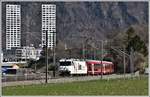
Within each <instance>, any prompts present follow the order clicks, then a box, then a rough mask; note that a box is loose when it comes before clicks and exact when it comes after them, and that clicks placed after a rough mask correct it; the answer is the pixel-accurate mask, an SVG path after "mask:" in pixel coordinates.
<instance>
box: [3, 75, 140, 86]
mask: <svg viewBox="0 0 150 97" xmlns="http://www.w3.org/2000/svg"><path fill="white" fill-rule="evenodd" d="M136 76H138V75H131V74H126V75H117V74H111V75H104V76H103V77H102V78H101V76H100V75H97V76H70V77H59V78H49V79H48V83H66V82H76V81H90V80H98V79H107V80H109V79H117V78H130V77H136ZM44 83H45V80H44V79H40V80H26V81H13V82H2V87H6V86H17V85H33V84H44Z"/></svg>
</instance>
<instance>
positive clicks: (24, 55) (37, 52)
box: [16, 46, 42, 60]
mask: <svg viewBox="0 0 150 97" xmlns="http://www.w3.org/2000/svg"><path fill="white" fill-rule="evenodd" d="M41 51H42V49H36V48H35V47H29V46H26V47H22V48H19V49H16V58H17V59H20V60H26V59H34V60H38V59H39V58H40V56H41Z"/></svg>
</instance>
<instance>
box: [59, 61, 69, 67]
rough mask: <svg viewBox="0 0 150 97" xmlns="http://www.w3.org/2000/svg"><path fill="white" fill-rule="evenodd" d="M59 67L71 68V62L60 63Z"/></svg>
mask: <svg viewBox="0 0 150 97" xmlns="http://www.w3.org/2000/svg"><path fill="white" fill-rule="evenodd" d="M60 66H71V62H67V61H66V62H60Z"/></svg>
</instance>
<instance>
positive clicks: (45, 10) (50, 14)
mask: <svg viewBox="0 0 150 97" xmlns="http://www.w3.org/2000/svg"><path fill="white" fill-rule="evenodd" d="M46 32H47V33H48V47H49V48H51V49H53V46H54V44H55V43H56V5H54V4H42V46H44V45H46Z"/></svg>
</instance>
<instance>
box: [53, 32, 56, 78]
mask: <svg viewBox="0 0 150 97" xmlns="http://www.w3.org/2000/svg"><path fill="white" fill-rule="evenodd" d="M55 35H56V33H55V32H53V42H54V45H53V66H54V71H53V76H54V77H55V75H56V51H55V50H56V49H55V47H56V41H55Z"/></svg>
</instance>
